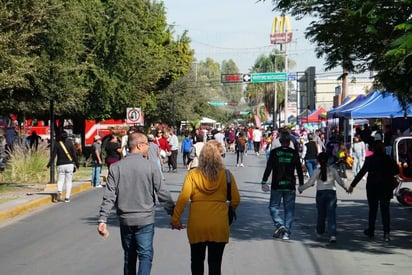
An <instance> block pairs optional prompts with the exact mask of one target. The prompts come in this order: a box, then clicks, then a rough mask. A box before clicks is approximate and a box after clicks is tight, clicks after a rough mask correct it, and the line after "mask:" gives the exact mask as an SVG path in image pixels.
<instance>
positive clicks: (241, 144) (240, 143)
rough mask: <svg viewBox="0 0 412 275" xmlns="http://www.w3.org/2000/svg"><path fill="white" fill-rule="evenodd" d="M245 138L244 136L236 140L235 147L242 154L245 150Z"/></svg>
mask: <svg viewBox="0 0 412 275" xmlns="http://www.w3.org/2000/svg"><path fill="white" fill-rule="evenodd" d="M245 144H246V138H245V137H244V136H242V137H238V138H237V140H236V147H237V150H238V151H239V152H243V150H244V149H245Z"/></svg>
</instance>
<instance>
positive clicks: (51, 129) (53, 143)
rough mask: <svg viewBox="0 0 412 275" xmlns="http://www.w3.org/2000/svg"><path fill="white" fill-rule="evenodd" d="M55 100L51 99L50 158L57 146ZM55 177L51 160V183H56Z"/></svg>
mask: <svg viewBox="0 0 412 275" xmlns="http://www.w3.org/2000/svg"><path fill="white" fill-rule="evenodd" d="M54 120H55V117H54V101H53V100H50V159H51V158H52V157H53V150H54V146H55V141H54ZM54 182H55V178H54V160H51V165H50V182H49V183H54Z"/></svg>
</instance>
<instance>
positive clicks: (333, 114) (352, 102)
mask: <svg viewBox="0 0 412 275" xmlns="http://www.w3.org/2000/svg"><path fill="white" fill-rule="evenodd" d="M365 97H366V96H365V95H358V96H351V97H350V98H349V99H345V101H344V102H343V103H342V104H341V105H339V106H337V107H335V108H333V109H331V110H329V111H328V112H327V113H326V117H327V118H337V117H339V116H338V114H339V112H341V111H343V110H345V109H346V108H351V107H353V106H356V105H357V104H358V102H361V101H362V100H363V99H364V98H365Z"/></svg>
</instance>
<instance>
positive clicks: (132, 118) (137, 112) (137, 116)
mask: <svg viewBox="0 0 412 275" xmlns="http://www.w3.org/2000/svg"><path fill="white" fill-rule="evenodd" d="M126 123H127V124H138V125H143V124H144V120H143V115H142V112H141V108H127V109H126Z"/></svg>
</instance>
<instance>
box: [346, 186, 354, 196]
mask: <svg viewBox="0 0 412 275" xmlns="http://www.w3.org/2000/svg"><path fill="white" fill-rule="evenodd" d="M346 192H348V194H352V192H353V187H352V186H349V187H348V188H347V189H346Z"/></svg>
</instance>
